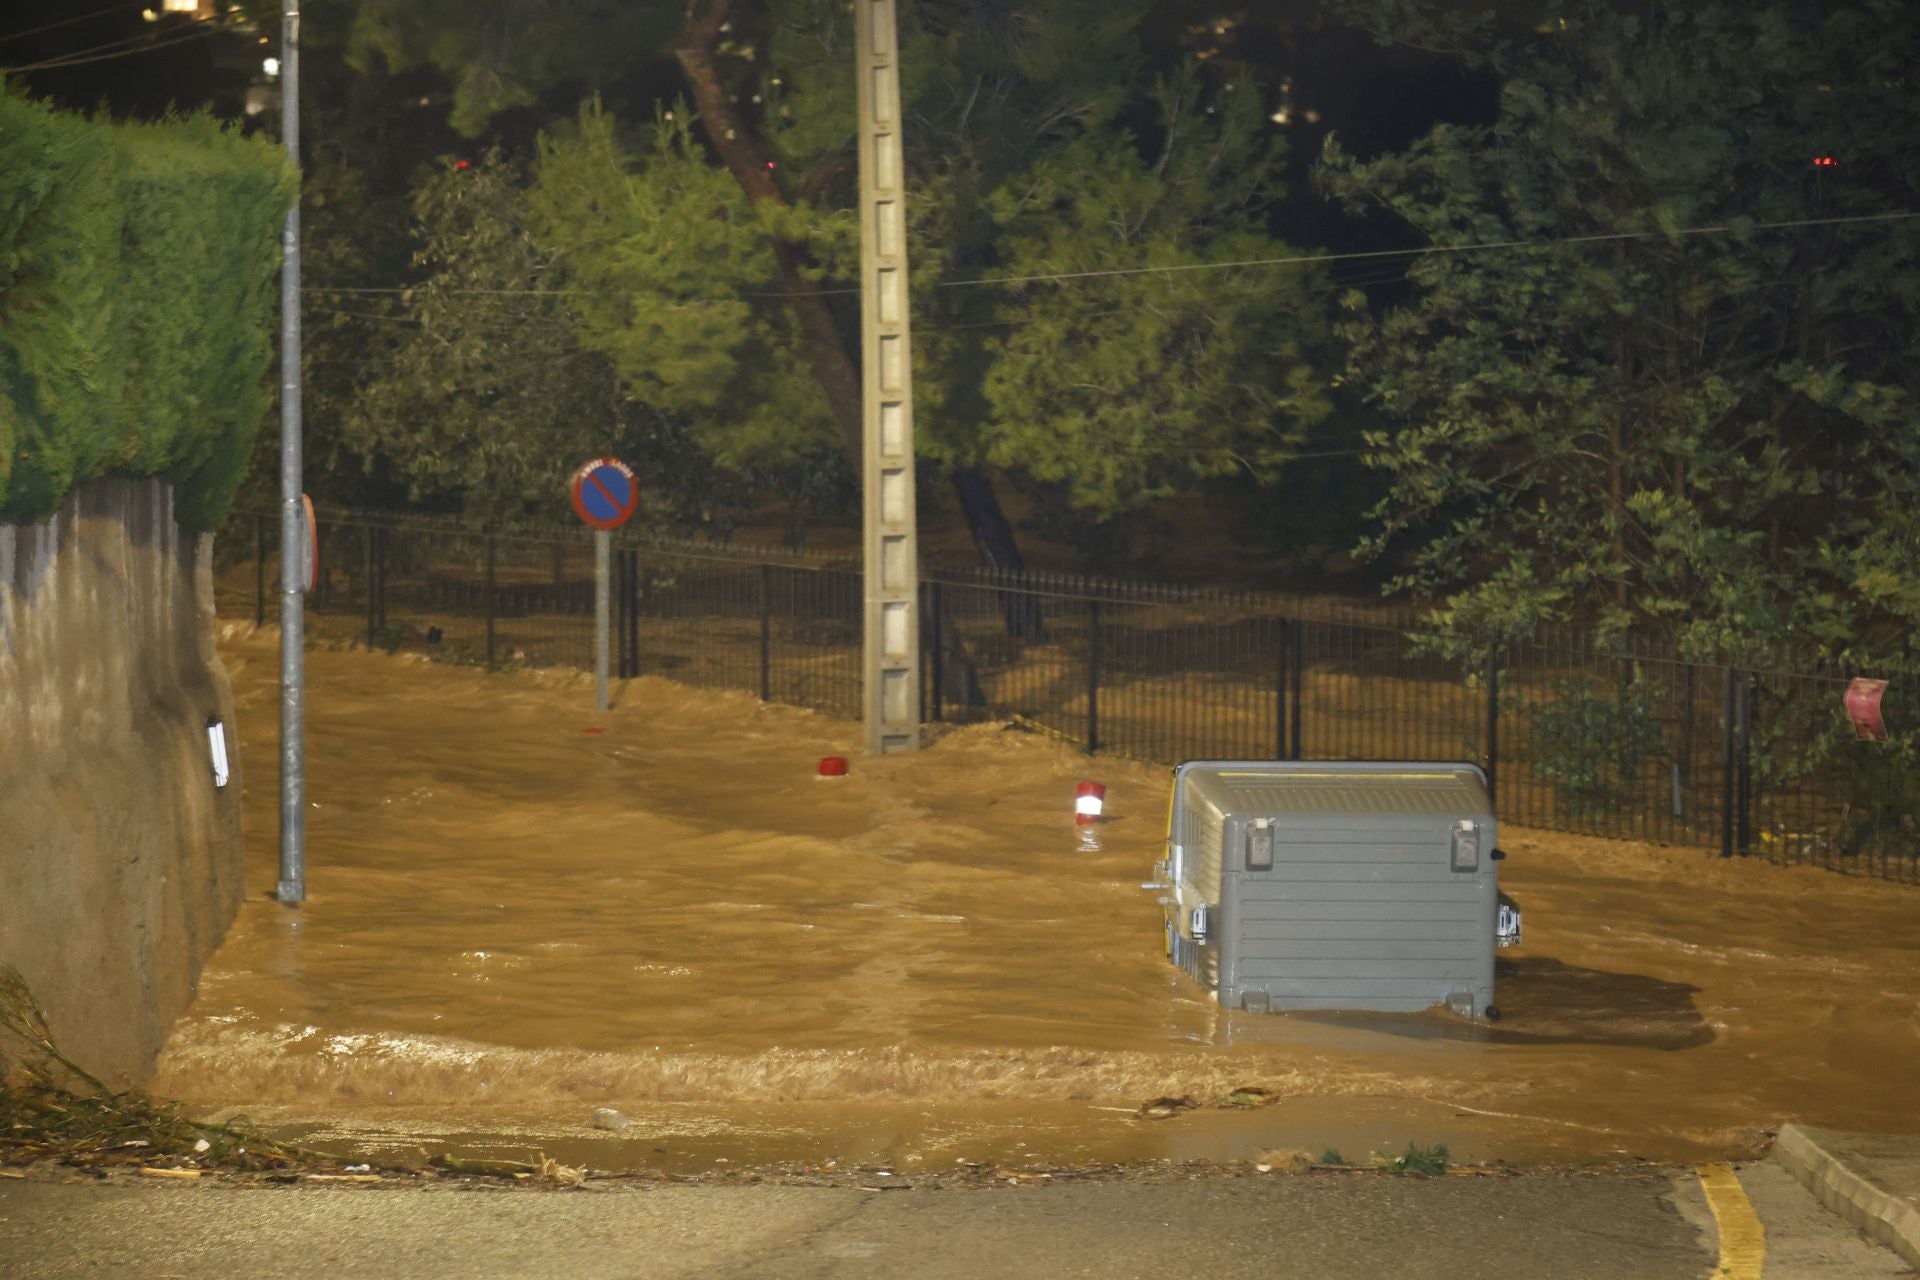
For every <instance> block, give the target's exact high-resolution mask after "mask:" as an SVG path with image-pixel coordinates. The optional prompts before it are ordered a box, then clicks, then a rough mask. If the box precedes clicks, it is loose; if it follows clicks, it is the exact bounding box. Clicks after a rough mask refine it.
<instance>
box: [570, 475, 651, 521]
mask: <svg viewBox="0 0 1920 1280" xmlns="http://www.w3.org/2000/svg"><path fill="white" fill-rule="evenodd" d="M568 491H569V493H570V495H571V496H572V498H573V511H574V514H575V515H577V516H579V517H580V518H581V519H582V520H584V521H585V522H586V523H587V524H588V525H589V526H591V527H592V528H595V529H617V528H619V527H620V526H621V525H623V524H625V523H626V522H627V521H628V519H629V518H631V517H632V515H633V513H634V511H635V510H637V509H638V508H639V506H640V484H639V482H638V481H637V480H635V479H634V477H633V472H632V470H631V469H629V468H628V466H627V464H626V463H624V462H622V461H620V460H619V459H618V458H595V459H594V460H593V461H592V462H589V463H587V464H586V465H585V466H584V467H581V468H580V469H579V470H578V471H576V472H574V473H573V482H572V483H571V484H570V485H569V486H568Z"/></svg>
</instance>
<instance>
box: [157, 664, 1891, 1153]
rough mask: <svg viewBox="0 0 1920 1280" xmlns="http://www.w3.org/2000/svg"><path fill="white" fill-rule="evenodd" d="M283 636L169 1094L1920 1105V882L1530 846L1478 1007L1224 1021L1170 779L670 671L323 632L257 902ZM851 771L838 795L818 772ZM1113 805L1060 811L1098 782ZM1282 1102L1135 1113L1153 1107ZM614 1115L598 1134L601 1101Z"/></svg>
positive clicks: (1536, 1108) (1693, 1139)
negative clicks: (1170, 834)
mask: <svg viewBox="0 0 1920 1280" xmlns="http://www.w3.org/2000/svg"><path fill="white" fill-rule="evenodd" d="M275 644H276V638H275V636H274V635H273V634H272V633H263V634H261V635H257V636H256V635H250V634H247V632H246V631H245V630H244V629H239V628H232V629H230V632H229V635H228V636H227V638H226V639H225V641H224V644H223V652H224V654H225V657H226V660H227V662H228V664H229V667H230V669H231V670H232V672H233V674H234V677H235V685H236V690H237V692H238V695H239V699H240V754H241V760H242V762H243V765H244V767H245V769H246V783H247V796H246V806H247V807H246V813H247V824H248V825H247V844H248V858H249V864H248V871H247V877H248V879H247V883H248V897H247V902H246V905H245V906H244V907H243V908H242V910H241V914H240V917H239V920H238V921H237V923H236V924H235V926H234V928H233V930H232V932H231V934H230V936H229V937H228V939H227V941H226V942H225V944H224V945H223V946H222V947H221V949H220V951H219V953H218V954H217V955H216V956H215V957H214V959H213V961H212V963H211V965H210V966H209V968H208V970H207V972H206V975H205V977H204V979H203V981H202V984H201V989H200V994H199V998H198V1000H197V1002H196V1003H195V1005H194V1006H193V1008H192V1010H191V1011H190V1013H189V1014H188V1016H187V1017H185V1018H184V1019H183V1020H182V1021H181V1022H180V1024H179V1025H178V1027H177V1028H176V1030H175V1032H174V1034H173V1038H172V1040H171V1042H170V1043H169V1045H168V1048H167V1050H166V1052H165V1054H164V1056H163V1058H162V1061H161V1069H160V1074H159V1077H158V1078H157V1079H156V1080H155V1081H154V1087H155V1089H156V1090H157V1091H159V1092H161V1093H164V1094H168V1095H171V1096H175V1097H179V1098H182V1099H185V1100H187V1101H188V1102H189V1103H191V1104H192V1105H194V1106H195V1107H197V1108H201V1109H204V1110H207V1111H210V1112H215V1113H221V1114H224V1113H227V1112H233V1111H240V1112H245V1113H246V1114H247V1115H249V1116H250V1117H252V1118H253V1119H254V1120H255V1121H256V1122H261V1123H267V1124H271V1125H273V1126H276V1127H278V1128H282V1129H284V1130H286V1131H288V1132H291V1133H295V1134H300V1135H308V1136H312V1137H315V1138H319V1139H325V1140H329V1141H332V1142H334V1143H336V1144H337V1143H347V1144H350V1145H351V1146H352V1147H353V1148H354V1149H355V1150H359V1151H366V1152H369V1153H376V1152H382V1151H388V1150H389V1149H394V1148H412V1147H417V1146H421V1145H428V1146H439V1145H445V1144H452V1145H454V1146H456V1147H458V1148H461V1149H464V1150H467V1151H477V1152H480V1153H482V1154H491V1153H519V1152H525V1151H527V1150H529V1149H533V1148H538V1149H541V1150H545V1151H546V1152H548V1153H549V1154H552V1155H554V1156H555V1158H561V1159H572V1160H575V1161H584V1162H588V1163H591V1164H593V1165H594V1166H595V1167H599V1168H618V1167H634V1166H640V1165H649V1166H664V1167H669V1168H680V1169H702V1168H707V1169H710V1168H712V1167H714V1166H715V1165H716V1164H720V1165H722V1166H723V1167H724V1165H725V1164H728V1163H731V1164H734V1165H739V1164H743V1163H747V1164H754V1163H771V1162H784V1161H794V1160H822V1161H823V1160H826V1159H829V1158H837V1159H839V1160H840V1161H842V1162H844V1163H863V1164H886V1165H890V1166H897V1167H899V1168H901V1169H903V1170H911V1169H914V1168H916V1167H918V1168H933V1167H945V1166H950V1165H952V1164H953V1162H954V1161H956V1160H996V1161H1002V1162H1008V1161H1028V1162H1034V1163H1061V1164H1071V1163H1080V1162H1104V1161H1111V1160H1121V1159H1131V1158H1149V1157H1175V1158H1210V1159H1240V1158H1245V1157H1248V1156H1250V1155H1252V1154H1253V1153H1255V1152H1257V1151H1260V1150H1264V1149H1269V1148H1274V1147H1293V1148H1303V1149H1306V1150H1308V1151H1309V1152H1311V1153H1313V1154H1314V1155H1316V1156H1317V1155H1318V1154H1320V1153H1321V1152H1322V1151H1324V1150H1325V1149H1326V1148H1328V1147H1334V1148H1337V1149H1339V1150H1340V1151H1341V1152H1342V1153H1343V1154H1344V1155H1345V1156H1346V1157H1347V1158H1348V1159H1350V1160H1351V1159H1360V1158H1364V1157H1365V1156H1366V1155H1367V1154H1368V1153H1369V1152H1372V1151H1380V1152H1398V1151H1400V1150H1402V1149H1404V1147H1405V1145H1406V1144H1407V1143H1408V1142H1409V1141H1417V1142H1420V1143H1422V1144H1426V1143H1432V1142H1446V1143H1448V1144H1449V1146H1450V1147H1451V1149H1452V1151H1453V1153H1454V1154H1455V1156H1456V1157H1459V1158H1493V1157H1500V1158H1505V1159H1510V1160H1517V1161H1528V1160H1584V1159H1613V1158H1618V1157H1620V1156H1623V1155H1627V1156H1634V1155H1637V1156H1644V1157H1647V1158H1649V1159H1699V1158H1704V1157H1712V1156H1727V1155H1737V1154H1743V1153H1748V1152H1751V1151H1753V1150H1755V1149H1756V1148H1758V1147H1759V1146H1761V1145H1763V1143H1764V1131H1765V1130H1766V1129H1768V1128H1771V1127H1773V1126H1775V1125H1777V1124H1779V1123H1781V1122H1783V1121H1786V1120H1801V1121H1806V1122H1810V1123H1817V1124H1830V1125H1839V1126H1845V1127H1850V1128H1859V1129H1868V1130H1873V1129H1892V1130H1902V1131H1906V1130H1912V1129H1915V1128H1920V1123H1917V1121H1920V1115H1917V1114H1916V1108H1915V1105H1914V1102H1913V1097H1914V1095H1913V1082H1914V1080H1915V1079H1916V1078H1917V1077H1920V1018H1917V1017H1916V1014H1920V951H1916V947H1915V943H1916V941H1920V892H1916V890H1914V889H1912V888H1908V887H1904V886H1899V885H1892V884H1884V883H1877V882H1869V881H1860V880H1852V879H1848V878H1845V877H1841V876H1837V875H1834V874H1832V873H1827V872H1820V871H1816V870H1812V869H1803V868H1780V867H1773V866H1769V865H1764V864H1758V863H1747V862H1741V863H1737V864H1729V863H1723V862H1721V861H1720V860H1718V859H1716V858H1713V857H1711V856H1709V855H1707V854H1704V853H1701V852H1700V851H1698V850H1675V849H1661V848H1655V847H1651V846H1646V845H1636V844H1630V843H1622V842H1612V841H1601V840H1591V839H1583V838H1579V837H1573V836H1562V835H1558V834H1553V833H1547V832H1538V831H1525V830H1516V829H1513V828H1509V829H1508V830H1507V831H1506V832H1504V833H1503V839H1502V843H1503V845H1504V846H1505V847H1506V848H1507V849H1508V850H1509V854H1510V856H1509V858H1508V860H1507V861H1506V862H1505V863H1504V864H1502V866H1503V870H1502V877H1503V887H1505V888H1507V889H1508V890H1509V891H1510V892H1511V893H1512V894H1513V895H1514V896H1515V897H1516V898H1518V899H1519V900H1520V902H1521V903H1522V905H1523V906H1524V908H1525V910H1526V942H1525V945H1524V946H1523V947H1520V948H1518V949H1516V950H1515V951H1512V952H1508V953H1506V955H1505V956H1503V958H1502V961H1501V964H1500V971H1499V975H1498V984H1499V985H1498V999H1499V1003H1500V1005H1501V1006H1502V1008H1503V1010H1504V1012H1505V1015H1506V1016H1505V1018H1504V1020H1503V1021H1502V1022H1501V1023H1500V1024H1499V1027H1498V1028H1497V1029H1496V1030H1494V1031H1491V1032H1489V1031H1485V1030H1482V1029H1477V1028H1474V1027H1471V1026H1468V1025H1467V1024H1465V1023H1462V1022H1459V1021H1457V1020H1454V1019H1452V1018H1450V1017H1447V1016H1445V1015H1437V1014H1436V1015H1432V1016H1420V1017H1387V1016H1373V1017H1367V1016H1362V1015H1349V1016H1318V1017H1313V1016H1302V1015H1271V1014H1241V1013H1223V1012H1222V1011H1221V1010H1219V1009H1218V1008H1217V1007H1216V1006H1214V1005H1213V1004H1212V1003H1211V1002H1210V1001H1209V1000H1208V999H1207V998H1206V996H1205V995H1204V993H1202V992H1201V991H1200V990H1199V989H1198V988H1196V987H1195V986H1193V985H1192V984H1191V983H1190V982H1189V981H1188V980H1187V979H1186V978H1184V977H1183V976H1181V975H1179V974H1178V973H1176V972H1175V971H1174V970H1173V969H1172V968H1170V967H1169V966H1168V965H1167V963H1166V962H1165V960H1164V958H1163V955H1162V952H1161V942H1160V937H1161V933H1160V918H1159V908H1158V907H1157V906H1156V905H1155V902H1154V899H1153V897H1152V895H1151V894H1149V893H1146V892H1143V891H1142V890H1141V888H1140V887H1139V886H1140V882H1141V881H1142V880H1143V879H1145V878H1147V875H1148V872H1149V870H1150V868H1151V866H1152V863H1153V862H1154V861H1155V860H1156V858H1158V857H1159V856H1160V848H1161V840H1162V837H1163V834H1164V830H1163V823H1164V815H1165V811H1166V803H1167V786H1168V780H1169V774H1168V771H1166V770H1164V769H1159V768H1155V767H1151V766H1147V765H1139V764H1131V763H1126V762H1123V761H1118V760H1113V759H1106V758H1101V759H1094V760H1089V759H1088V758H1086V757H1084V756H1082V755H1079V754H1077V753H1075V752H1074V751H1072V750H1070V749H1069V748H1067V747H1065V746H1063V745H1061V744H1058V743H1055V742H1052V741H1049V740H1046V739H1044V738H1037V737H1033V736H1030V735H1027V734H1022V733H1017V732H1008V731H1004V730H1002V729H1000V728H998V727H997V726H976V727H971V728H966V729H962V730H958V731H954V732H950V733H948V734H947V735H946V736H944V737H942V738H940V739H939V740H938V741H937V742H935V743H934V744H933V745H932V746H931V747H930V748H929V749H928V750H926V751H923V752H920V753H918V754H916V755H902V756H892V757H887V758H884V759H875V760H866V759H862V758H860V757H859V753H858V751H857V739H858V728H857V726H855V725H852V724H849V723H847V722H844V721H839V720H834V719H831V718H828V717H825V716H820V715H815V714H812V713H810V712H806V711H800V710H795V709H792V708H787V707H779V706H768V705H763V704H761V703H759V702H758V701H757V700H755V699H753V698H752V697H750V696H746V695H739V694H731V693H717V692H711V691H704V690H695V689H689V688H685V687H681V686H678V685H674V684H671V683H668V682H666V681H664V680H657V679H641V680H636V681H631V682H627V683H624V684H619V685H616V698H617V705H616V707H615V708H614V710H612V711H611V712H608V713H606V714H604V715H597V714H595V712H594V711H593V696H592V689H591V684H590V682H589V680H588V679H587V678H586V677H584V676H582V675H580V674H578V673H573V672H564V673H559V672H550V673H521V674H518V675H511V676H504V675H495V676H489V675H486V674H484V673H482V672H478V671H474V670H471V669H466V668H459V667H452V666H444V665H436V664H433V663H429V662H426V661H422V660H420V659H418V658H417V657H409V656H407V655H401V656H397V657H388V656H384V655H369V654H366V653H362V652H339V651H316V652H312V653H310V654H309V656H308V666H307V672H308V701H307V714H308V741H307V763H308V770H309V775H308V776H309V782H308V798H309V800H310V801H311V804H312V807H311V809H310V810H309V813H308V839H309V849H308V857H309V893H310V897H309V899H308V901H307V902H306V904H305V905H304V906H302V907H300V908H299V909H297V910H294V909H289V908H286V907H283V906H281V905H279V904H277V903H275V902H274V901H272V898H271V894H272V889H273V885H274V881H275V878H276V863H275V858H276V838H277V836H276V832H277V824H278V817H277V804H278V797H277V782H276V771H277V759H278V757H277V752H278V742H277V738H276V734H277V726H276V720H277V705H278V704H277V686H276V679H277V669H276V660H275V649H274V646H275ZM827 754H839V755H846V756H849V757H853V758H854V759H853V768H852V771H851V774H850V775H849V776H847V777H845V778H840V779H832V780H826V779H819V778H816V777H815V764H816V762H817V760H818V759H819V757H821V756H822V755H827ZM1081 777H1094V778H1098V779H1099V780H1101V781H1103V782H1105V783H1106V784H1107V788H1108V792H1107V794H1108V805H1107V807H1108V812H1109V814H1110V815H1111V817H1112V820H1111V821H1109V822H1106V823H1103V824H1102V825H1100V826H1099V827H1098V828H1095V829H1093V830H1092V831H1091V833H1089V832H1087V831H1085V830H1084V829H1083V830H1079V831H1077V830H1076V829H1075V827H1074V825H1073V822H1072V800H1073V783H1074V782H1075V780H1077V779H1079V778H1081ZM1243 1087H1258V1088H1262V1089H1265V1090H1268V1091H1270V1092H1272V1093H1274V1094H1277V1095H1280V1096H1281V1098H1282V1101H1280V1102H1279V1103H1277V1104H1276V1105H1273V1106H1269V1107H1263V1108H1260V1109H1257V1110H1251V1111H1204V1110H1203V1111H1193V1112H1183V1113H1180V1114H1177V1115H1175V1116H1173V1117H1171V1118H1168V1119H1142V1118H1140V1117H1139V1116H1138V1115H1137V1114H1136V1109H1137V1108H1138V1107H1139V1106H1140V1104H1141V1103H1142V1102H1143V1101H1144V1100H1147V1099H1151V1098H1155V1097H1159V1096H1162V1095H1191V1096H1193V1097H1195V1098H1199V1099H1207V1098H1216V1097H1220V1096H1222V1095H1225V1094H1227V1093H1229V1092H1230V1091H1232V1090H1234V1089H1236V1088H1243ZM599 1107H610V1108H615V1109H617V1110H619V1111H620V1112H622V1113H623V1114H624V1115H625V1116H626V1117H627V1118H628V1119H629V1120H630V1121H631V1124H630V1125H629V1127H627V1128H626V1129H625V1130H624V1131H621V1132H617V1133H616V1132H612V1131H606V1130H600V1129H596V1128H594V1127H593V1125H592V1115H593V1112H594V1110H595V1108H599Z"/></svg>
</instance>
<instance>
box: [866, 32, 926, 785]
mask: <svg viewBox="0 0 1920 1280" xmlns="http://www.w3.org/2000/svg"><path fill="white" fill-rule="evenodd" d="M894 18H895V15H894V0H855V5H854V57H855V62H856V65H857V68H858V70H857V75H858V77H859V100H860V139H859V146H860V376H861V401H862V414H861V418H862V422H861V432H862V436H861V444H862V447H861V466H862V472H863V474H862V486H861V487H862V492H863V494H864V519H863V530H864V536H863V543H864V552H865V554H864V558H863V565H864V577H865V582H866V630H865V647H864V654H863V658H862V662H863V667H864V675H865V680H864V699H863V702H864V710H865V719H866V727H867V750H868V751H870V752H872V753H874V754H876V755H878V754H881V753H884V752H889V751H913V750H916V749H918V748H919V746H920V662H919V654H920V548H919V537H918V534H917V531H916V528H915V519H914V492H913V490H914V485H913V353H912V346H911V343H910V336H911V335H910V334H909V332H908V326H907V218H906V190H905V185H906V177H905V174H904V173H903V169H904V160H903V155H902V151H901V146H900V117H901V104H900V57H899V41H898V37H897V35H896V30H897V27H896V24H895V20H894Z"/></svg>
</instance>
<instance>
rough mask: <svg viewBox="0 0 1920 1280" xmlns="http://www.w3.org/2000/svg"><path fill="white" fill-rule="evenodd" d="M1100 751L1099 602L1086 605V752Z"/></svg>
mask: <svg viewBox="0 0 1920 1280" xmlns="http://www.w3.org/2000/svg"><path fill="white" fill-rule="evenodd" d="M1099 753H1100V602H1099V601H1098V600H1094V601H1090V602H1089V603H1088V605H1087V754H1088V755H1090V756H1091V755H1098V754H1099Z"/></svg>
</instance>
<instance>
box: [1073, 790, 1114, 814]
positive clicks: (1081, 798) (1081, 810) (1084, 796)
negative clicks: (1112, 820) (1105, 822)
mask: <svg viewBox="0 0 1920 1280" xmlns="http://www.w3.org/2000/svg"><path fill="white" fill-rule="evenodd" d="M1106 803H1107V789H1106V787H1105V786H1104V785H1102V784H1101V783H1098V782H1083V783H1081V784H1080V785H1079V786H1077V787H1075V788H1074V789H1073V820H1074V822H1075V823H1076V824H1080V825H1084V824H1086V823H1089V822H1098V821H1100V810H1101V809H1102V808H1104V807H1105V806H1106Z"/></svg>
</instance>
